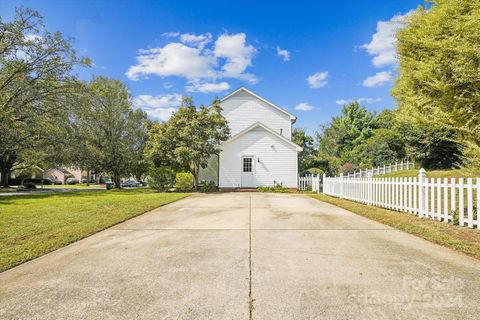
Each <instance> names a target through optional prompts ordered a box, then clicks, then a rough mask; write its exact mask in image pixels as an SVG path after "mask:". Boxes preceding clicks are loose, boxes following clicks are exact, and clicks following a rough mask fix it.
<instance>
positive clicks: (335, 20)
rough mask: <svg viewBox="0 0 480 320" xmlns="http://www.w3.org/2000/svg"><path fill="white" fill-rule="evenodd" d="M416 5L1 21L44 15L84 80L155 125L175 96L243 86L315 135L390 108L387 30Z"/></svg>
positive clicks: (133, 4) (74, 12) (224, 6)
mask: <svg viewBox="0 0 480 320" xmlns="http://www.w3.org/2000/svg"><path fill="white" fill-rule="evenodd" d="M422 3H423V1H422V0H391V1H388V0H384V1H380V0H362V1H360V0H357V1H355V0H342V1H305V2H303V1H293V2H279V1H262V2H260V1H237V2H235V1H103V2H101V1H5V0H4V1H2V2H0V15H1V16H2V18H3V19H5V20H10V19H12V17H13V13H14V8H15V7H16V6H18V5H24V6H27V7H30V8H33V9H36V10H38V11H40V13H41V14H42V15H43V16H44V18H45V23H46V26H47V28H48V29H49V30H50V31H61V32H62V33H63V34H64V35H65V36H69V37H73V38H75V41H74V45H75V48H76V50H77V52H78V53H79V54H80V55H84V56H88V57H90V58H91V59H92V60H93V62H94V66H93V67H92V68H90V69H88V70H82V71H81V72H80V76H81V77H82V78H83V79H90V78H91V77H92V75H104V76H108V77H114V78H118V79H120V80H122V81H123V82H125V83H126V84H127V85H128V86H129V88H130V89H131V93H132V96H133V98H134V103H135V106H137V107H141V108H143V109H145V110H147V111H148V113H149V115H150V116H151V117H152V118H156V119H165V118H166V117H168V114H169V113H170V112H171V110H174V108H175V106H176V105H177V104H178V99H179V98H180V96H181V95H184V94H188V95H192V96H193V98H194V100H195V101H196V102H197V103H198V104H209V103H210V102H211V101H212V99H213V98H214V97H215V96H218V97H222V96H223V95H225V94H227V93H229V92H231V91H233V90H235V89H236V88H238V87H240V86H246V87H248V88H249V89H251V90H253V91H254V92H256V93H258V94H260V95H261V96H263V97H265V98H267V99H269V100H270V101H272V102H274V103H276V104H277V105H279V106H281V107H283V108H285V109H287V110H289V111H290V112H292V113H294V114H295V115H297V117H298V120H297V123H296V126H297V127H304V128H307V129H308V130H309V131H310V132H311V133H313V132H314V131H315V130H316V129H317V128H318V125H319V124H321V123H326V122H328V121H329V119H330V118H331V117H332V116H334V115H337V114H339V112H340V110H341V104H342V103H344V102H345V101H348V100H351V99H361V101H360V102H362V103H363V104H365V105H366V106H367V108H369V109H371V110H381V109H384V108H392V107H393V106H394V101H393V100H392V98H391V97H390V95H389V91H390V89H391V86H392V84H393V80H394V78H395V69H396V59H395V55H394V43H393V38H392V30H394V29H395V28H396V26H398V22H397V21H399V20H400V16H402V15H405V14H407V13H408V12H409V11H410V10H412V9H415V8H416V7H417V6H418V5H420V4H422Z"/></svg>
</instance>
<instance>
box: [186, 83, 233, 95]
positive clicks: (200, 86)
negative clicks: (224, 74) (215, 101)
mask: <svg viewBox="0 0 480 320" xmlns="http://www.w3.org/2000/svg"><path fill="white" fill-rule="evenodd" d="M228 89H230V85H229V84H228V83H227V82H219V83H214V82H210V83H209V82H204V83H199V82H195V83H192V84H191V85H189V86H187V87H185V90H186V91H187V92H202V93H209V92H221V91H225V90H228Z"/></svg>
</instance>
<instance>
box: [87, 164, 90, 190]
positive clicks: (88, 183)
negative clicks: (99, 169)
mask: <svg viewBox="0 0 480 320" xmlns="http://www.w3.org/2000/svg"><path fill="white" fill-rule="evenodd" d="M89 186H90V168H87V187H89Z"/></svg>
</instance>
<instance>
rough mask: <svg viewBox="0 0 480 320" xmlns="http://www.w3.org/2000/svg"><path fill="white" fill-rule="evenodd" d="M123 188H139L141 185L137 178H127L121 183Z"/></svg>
mask: <svg viewBox="0 0 480 320" xmlns="http://www.w3.org/2000/svg"><path fill="white" fill-rule="evenodd" d="M120 185H121V186H122V188H138V187H140V183H138V182H137V181H135V180H126V181H124V182H122V183H121V184H120Z"/></svg>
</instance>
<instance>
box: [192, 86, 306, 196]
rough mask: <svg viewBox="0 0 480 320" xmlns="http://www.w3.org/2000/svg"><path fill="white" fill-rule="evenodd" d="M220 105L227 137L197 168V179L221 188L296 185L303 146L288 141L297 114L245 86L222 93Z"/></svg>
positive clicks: (287, 186)
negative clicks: (206, 163)
mask: <svg viewBox="0 0 480 320" xmlns="http://www.w3.org/2000/svg"><path fill="white" fill-rule="evenodd" d="M220 106H221V107H222V109H223V110H222V115H223V116H224V117H225V118H226V119H227V121H228V124H229V126H230V131H231V132H230V139H229V140H228V141H226V142H224V143H223V144H222V145H221V146H220V149H221V152H220V154H219V155H218V156H213V157H212V158H211V159H210V161H209V164H208V167H207V168H206V169H202V170H200V174H199V180H200V181H202V180H206V181H214V182H215V183H216V184H217V185H218V187H219V188H220V189H235V188H255V187H258V186H273V185H275V184H281V185H283V186H284V187H286V188H297V182H298V152H300V151H302V148H301V147H299V146H298V145H296V144H295V143H293V142H292V141H291V139H292V124H293V123H294V122H295V120H296V117H295V116H294V115H293V114H291V113H290V112H288V111H286V110H284V109H282V108H280V107H279V106H277V105H275V104H274V103H272V102H270V101H268V100H266V99H265V98H262V97H260V96H259V95H257V94H255V93H253V92H252V91H250V90H248V89H246V88H240V89H238V90H236V91H234V92H232V93H230V94H228V95H227V96H225V97H224V98H223V99H221V100H220Z"/></svg>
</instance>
